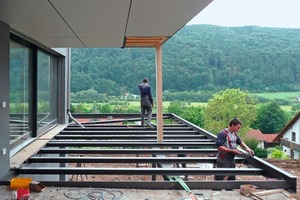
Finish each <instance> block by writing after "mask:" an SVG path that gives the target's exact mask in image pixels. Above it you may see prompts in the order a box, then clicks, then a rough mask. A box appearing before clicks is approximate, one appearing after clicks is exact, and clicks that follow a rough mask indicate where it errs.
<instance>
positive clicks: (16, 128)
mask: <svg viewBox="0 0 300 200" xmlns="http://www.w3.org/2000/svg"><path fill="white" fill-rule="evenodd" d="M50 52H51V51H46V50H44V49H40V48H39V47H37V46H35V45H34V44H31V43H29V42H27V41H24V40H23V39H21V38H18V37H17V36H15V35H13V39H12V40H11V42H10V105H9V106H10V144H11V145H12V146H15V145H18V144H20V143H22V142H23V141H24V140H26V139H28V138H30V137H36V136H37V135H39V134H42V133H44V132H45V131H46V130H48V129H49V128H50V127H52V126H53V125H55V124H57V118H58V78H57V77H58V65H59V57H57V56H56V55H55V54H52V53H50Z"/></svg>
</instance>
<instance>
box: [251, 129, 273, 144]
mask: <svg viewBox="0 0 300 200" xmlns="http://www.w3.org/2000/svg"><path fill="white" fill-rule="evenodd" d="M276 136H277V134H263V133H262V132H261V131H260V130H255V129H254V130H250V131H249V132H248V133H247V137H248V138H256V139H258V140H259V141H266V142H272V141H273V139H274V138H275V137H276Z"/></svg>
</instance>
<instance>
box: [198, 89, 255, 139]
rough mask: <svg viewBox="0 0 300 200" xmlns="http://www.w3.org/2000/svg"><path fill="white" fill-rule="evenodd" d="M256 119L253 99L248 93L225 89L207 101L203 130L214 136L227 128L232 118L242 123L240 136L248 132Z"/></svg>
mask: <svg viewBox="0 0 300 200" xmlns="http://www.w3.org/2000/svg"><path fill="white" fill-rule="evenodd" d="M255 117H256V108H255V99H254V98H253V96H251V95H250V94H249V93H248V92H243V91H241V90H239V89H226V90H223V91H221V92H218V93H216V94H215V95H214V96H213V97H212V99H210V100H209V101H208V104H207V107H206V110H205V114H204V128H205V129H206V130H208V131H210V132H212V133H214V134H217V133H218V132H219V131H220V130H221V129H224V128H225V127H227V126H228V123H229V121H230V120H231V119H232V118H239V119H240V120H241V121H242V122H243V126H242V128H241V130H240V132H239V133H240V135H241V136H244V135H245V133H246V132H247V131H248V130H250V125H251V124H252V122H253V121H254V119H255Z"/></svg>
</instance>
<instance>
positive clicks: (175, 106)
mask: <svg viewBox="0 0 300 200" xmlns="http://www.w3.org/2000/svg"><path fill="white" fill-rule="evenodd" d="M184 109H185V104H184V103H182V102H179V101H172V102H171V103H170V105H169V106H168V113H174V114H175V115H182V113H183V111H184Z"/></svg>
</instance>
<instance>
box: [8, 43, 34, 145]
mask: <svg viewBox="0 0 300 200" xmlns="http://www.w3.org/2000/svg"><path fill="white" fill-rule="evenodd" d="M31 54H32V51H31V49H29V48H27V47H25V46H22V45H20V44H18V43H15V42H12V41H11V42H10V141H11V143H12V142H15V141H17V140H20V139H26V138H28V137H29V127H30V126H29V124H30V117H29V88H30V87H29V69H30V67H29V66H30V64H31V63H32V62H31V60H30V58H31Z"/></svg>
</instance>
